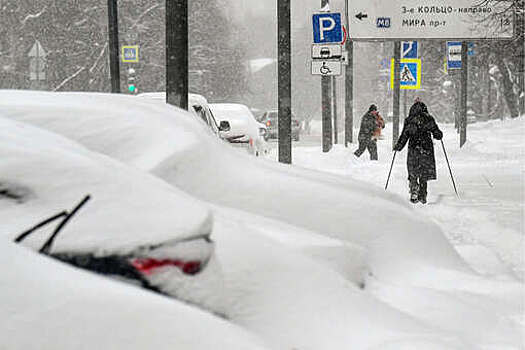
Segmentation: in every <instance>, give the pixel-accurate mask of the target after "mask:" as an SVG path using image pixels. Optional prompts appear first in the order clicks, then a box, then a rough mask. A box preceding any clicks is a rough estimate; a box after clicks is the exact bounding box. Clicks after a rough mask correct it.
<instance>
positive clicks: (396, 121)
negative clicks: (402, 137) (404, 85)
mask: <svg viewBox="0 0 525 350" xmlns="http://www.w3.org/2000/svg"><path fill="white" fill-rule="evenodd" d="M400 58H401V42H400V41H395V42H394V103H393V111H392V112H393V113H392V114H393V118H392V123H393V128H392V148H393V147H394V146H395V144H396V143H397V139H398V138H399V94H400V90H401V87H400V71H399V69H400V66H401V64H400Z"/></svg>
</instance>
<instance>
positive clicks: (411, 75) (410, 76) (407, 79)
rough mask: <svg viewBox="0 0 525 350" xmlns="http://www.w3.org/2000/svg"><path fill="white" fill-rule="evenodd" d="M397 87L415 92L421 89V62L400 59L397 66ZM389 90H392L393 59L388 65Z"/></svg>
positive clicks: (414, 59) (412, 59)
mask: <svg viewBox="0 0 525 350" xmlns="http://www.w3.org/2000/svg"><path fill="white" fill-rule="evenodd" d="M399 68H400V69H399V74H400V76H399V86H400V88H401V89H404V90H406V89H413V90H417V89H420V88H421V60H420V59H416V58H411V59H402V60H401V62H400V65H399ZM390 88H391V89H393V88H394V59H393V58H392V60H391V63H390Z"/></svg>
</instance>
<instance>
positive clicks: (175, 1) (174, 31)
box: [166, 0, 188, 110]
mask: <svg viewBox="0 0 525 350" xmlns="http://www.w3.org/2000/svg"><path fill="white" fill-rule="evenodd" d="M166 103H169V104H171V105H174V106H178V107H180V108H182V109H186V110H187V109H188V0H166Z"/></svg>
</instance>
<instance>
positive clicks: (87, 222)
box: [0, 113, 212, 254]
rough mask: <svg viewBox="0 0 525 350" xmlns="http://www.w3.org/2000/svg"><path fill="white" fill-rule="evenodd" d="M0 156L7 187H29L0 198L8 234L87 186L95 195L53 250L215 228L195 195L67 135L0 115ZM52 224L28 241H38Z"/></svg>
mask: <svg viewBox="0 0 525 350" xmlns="http://www.w3.org/2000/svg"><path fill="white" fill-rule="evenodd" d="M0 115H1V113H0ZM0 157H1V159H2V162H0V173H1V174H2V175H1V177H0V183H1V184H2V185H3V188H4V189H5V188H7V189H9V188H10V187H14V188H21V189H24V190H25V192H26V193H27V194H28V195H27V198H21V201H20V202H15V201H6V200H3V201H2V205H1V207H0V208H1V209H2V210H0V221H1V222H2V228H3V230H2V232H0V234H2V235H7V236H8V237H9V238H10V239H13V238H14V237H15V236H16V235H18V234H20V233H21V232H23V231H24V230H26V229H28V228H30V227H32V226H33V225H35V224H37V223H38V222H40V221H42V220H44V219H46V218H48V217H50V216H52V215H54V214H56V213H58V212H60V211H62V210H70V209H71V208H72V207H74V206H75V205H76V204H77V203H78V202H79V201H80V200H81V199H82V198H83V197H84V196H85V195H86V194H90V195H91V196H92V199H91V201H90V202H88V204H87V205H86V206H85V207H84V208H82V209H81V211H80V212H79V213H78V214H77V215H76V216H75V217H74V218H73V219H72V220H71V221H70V222H69V224H68V225H67V226H66V229H65V230H64V232H62V233H61V234H60V236H59V237H58V238H57V239H56V241H55V245H54V246H53V250H54V251H55V252H61V251H68V252H71V251H80V252H85V251H89V252H93V253H95V254H97V253H100V254H102V253H104V254H110V253H117V254H125V253H127V252H129V251H130V250H133V249H136V248H137V247H138V246H143V245H153V244H159V243H165V242H170V241H175V240H180V239H184V238H187V237H191V236H195V235H205V234H209V233H211V229H212V220H211V214H210V212H209V210H208V209H206V208H205V207H204V206H202V205H201V204H200V203H198V202H197V201H196V200H195V199H193V198H191V197H189V196H188V195H187V194H185V193H183V192H182V191H179V190H177V189H176V188H174V187H172V186H169V185H167V184H166V183H165V182H163V181H161V180H159V179H158V178H156V177H154V176H152V175H149V174H147V173H144V172H142V171H139V170H137V169H134V168H132V167H130V166H128V165H124V164H122V163H120V162H118V161H116V160H113V159H111V158H108V157H107V156H103V155H100V154H96V153H94V152H92V151H89V150H87V149H86V148H85V147H83V146H81V145H79V144H76V143H75V142H73V141H71V140H67V139H65V138H64V137H62V136H59V135H56V134H53V133H50V132H48V131H45V130H41V129H38V128H35V127H32V126H30V125H27V124H25V123H20V122H15V121H12V120H8V119H5V118H2V117H0ZM52 227H54V226H52ZM48 231H49V230H45V229H43V230H42V232H40V231H38V232H36V233H34V234H33V235H32V236H31V237H30V238H31V239H28V240H27V241H28V242H29V243H31V242H33V245H35V246H36V247H38V246H39V244H40V245H41V244H42V240H45V239H46V238H47V237H48V236H49V233H46V232H48Z"/></svg>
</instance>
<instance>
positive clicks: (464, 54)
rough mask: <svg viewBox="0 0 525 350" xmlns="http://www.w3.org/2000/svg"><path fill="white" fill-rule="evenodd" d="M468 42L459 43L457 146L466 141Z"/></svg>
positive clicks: (461, 145)
mask: <svg viewBox="0 0 525 350" xmlns="http://www.w3.org/2000/svg"><path fill="white" fill-rule="evenodd" d="M467 88H468V43H467V42H466V41H463V42H462V43H461V99H460V100H461V105H460V112H459V118H460V120H459V147H463V145H464V144H465V142H467V98H468V91H467Z"/></svg>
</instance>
